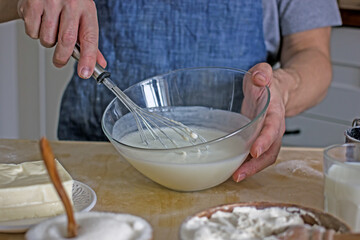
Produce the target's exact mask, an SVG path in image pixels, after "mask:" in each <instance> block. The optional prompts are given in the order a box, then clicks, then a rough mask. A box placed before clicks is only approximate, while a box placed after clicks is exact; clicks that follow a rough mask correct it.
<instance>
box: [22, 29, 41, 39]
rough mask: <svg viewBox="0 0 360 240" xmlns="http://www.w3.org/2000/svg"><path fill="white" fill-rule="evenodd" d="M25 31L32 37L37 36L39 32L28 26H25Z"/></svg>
mask: <svg viewBox="0 0 360 240" xmlns="http://www.w3.org/2000/svg"><path fill="white" fill-rule="evenodd" d="M25 33H26V35H28V36H29V37H30V38H32V39H38V38H39V34H38V33H37V31H34V30H33V29H32V28H31V27H30V26H26V27H25Z"/></svg>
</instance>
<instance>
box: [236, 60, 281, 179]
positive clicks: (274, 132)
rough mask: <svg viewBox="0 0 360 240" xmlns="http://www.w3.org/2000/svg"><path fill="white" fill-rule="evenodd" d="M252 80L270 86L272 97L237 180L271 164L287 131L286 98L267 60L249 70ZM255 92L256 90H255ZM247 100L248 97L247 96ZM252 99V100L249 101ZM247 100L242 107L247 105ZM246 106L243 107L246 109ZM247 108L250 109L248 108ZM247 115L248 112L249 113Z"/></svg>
mask: <svg viewBox="0 0 360 240" xmlns="http://www.w3.org/2000/svg"><path fill="white" fill-rule="evenodd" d="M249 72H250V73H251V82H250V81H249V84H251V83H252V84H254V85H255V86H266V85H267V86H269V88H270V93H271V98H270V103H269V106H268V110H267V113H266V115H265V119H264V125H263V128H262V130H261V132H260V134H259V136H258V137H257V139H256V140H255V142H254V143H253V145H252V146H251V149H250V155H249V157H248V159H247V161H246V162H245V163H244V164H242V165H241V166H240V168H238V169H237V170H236V171H235V173H234V174H233V179H234V180H235V181H236V182H239V181H241V180H243V179H244V178H246V177H248V176H251V175H253V174H255V173H257V172H259V171H261V170H262V169H264V168H266V167H268V166H270V165H271V164H273V163H274V162H275V160H276V157H277V155H278V153H279V150H280V146H281V139H282V136H283V134H284V131H285V104H286V103H285V102H284V101H285V100H284V99H283V96H285V95H286V94H284V93H281V92H280V90H279V88H278V86H277V84H276V79H274V76H275V75H274V74H273V71H272V68H271V66H270V65H269V64H267V63H259V64H257V65H255V66H254V67H253V68H251V69H250V70H249ZM250 88H251V86H244V92H245V94H246V93H247V92H248V91H250V90H249V89H250ZM251 94H254V93H251ZM244 101H246V96H245V99H244ZM249 102H251V101H249ZM246 105H247V104H246V103H245V104H244V103H243V106H242V108H245V107H247V106H246ZM243 110H244V109H242V111H243ZM245 111H246V110H245ZM245 115H246V114H245Z"/></svg>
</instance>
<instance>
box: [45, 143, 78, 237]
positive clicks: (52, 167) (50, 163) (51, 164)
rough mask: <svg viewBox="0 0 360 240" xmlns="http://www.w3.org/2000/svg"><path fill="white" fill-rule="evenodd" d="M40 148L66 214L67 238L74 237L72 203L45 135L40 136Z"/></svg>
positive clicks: (75, 227) (75, 229)
mask: <svg viewBox="0 0 360 240" xmlns="http://www.w3.org/2000/svg"><path fill="white" fill-rule="evenodd" d="M40 149H41V154H42V157H43V159H44V162H45V166H46V169H47V171H48V173H49V176H50V179H51V181H52V183H53V184H54V186H55V189H56V191H57V193H58V195H59V197H60V199H61V201H62V202H63V204H64V207H65V211H66V215H67V218H68V226H67V230H68V237H69V238H72V237H76V235H77V224H76V221H75V217H74V211H73V208H72V204H71V202H70V199H69V197H68V195H67V194H66V192H65V189H64V187H63V185H62V183H61V180H60V177H59V174H58V171H57V168H56V163H55V160H54V159H55V157H54V154H53V152H52V150H51V147H50V144H49V142H48V141H47V140H46V138H45V137H43V138H41V140H40Z"/></svg>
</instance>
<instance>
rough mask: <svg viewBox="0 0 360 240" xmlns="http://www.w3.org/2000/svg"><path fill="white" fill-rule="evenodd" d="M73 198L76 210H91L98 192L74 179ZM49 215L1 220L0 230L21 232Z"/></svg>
mask: <svg viewBox="0 0 360 240" xmlns="http://www.w3.org/2000/svg"><path fill="white" fill-rule="evenodd" d="M72 198H73V202H74V211H75V212H89V211H90V210H91V209H92V208H93V207H94V206H95V204H96V200H97V198H96V194H95V192H94V190H92V189H91V188H90V187H89V186H88V185H86V184H84V183H82V182H78V181H75V180H74V184H73V188H72ZM45 219H47V217H43V218H30V219H22V220H14V221H7V222H0V232H3V233H21V232H25V231H26V230H28V229H29V228H30V227H31V226H32V225H35V224H37V223H39V222H41V221H43V220H45Z"/></svg>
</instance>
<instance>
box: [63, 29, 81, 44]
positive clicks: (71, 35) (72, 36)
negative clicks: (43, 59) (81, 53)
mask: <svg viewBox="0 0 360 240" xmlns="http://www.w3.org/2000/svg"><path fill="white" fill-rule="evenodd" d="M60 40H61V43H62V44H63V45H64V46H71V45H73V44H75V43H76V40H77V34H76V32H75V31H73V30H68V31H65V32H64V33H63V34H62V35H61V37H60Z"/></svg>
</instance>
